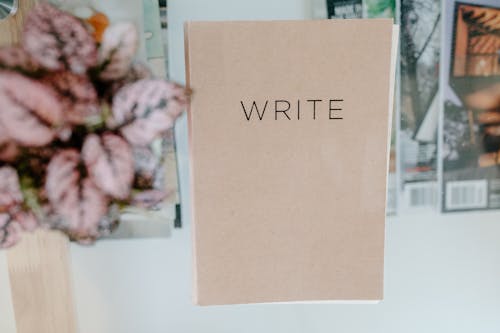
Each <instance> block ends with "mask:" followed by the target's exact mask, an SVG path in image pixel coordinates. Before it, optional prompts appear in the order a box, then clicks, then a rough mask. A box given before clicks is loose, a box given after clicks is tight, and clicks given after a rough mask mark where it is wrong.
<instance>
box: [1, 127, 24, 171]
mask: <svg viewBox="0 0 500 333" xmlns="http://www.w3.org/2000/svg"><path fill="white" fill-rule="evenodd" d="M18 155H19V148H18V147H17V145H16V144H15V143H14V142H12V141H11V140H10V138H9V137H8V135H7V131H6V130H5V129H4V128H3V127H2V123H1V122H0V161H3V162H13V161H14V160H15V159H16V157H17V156H18Z"/></svg>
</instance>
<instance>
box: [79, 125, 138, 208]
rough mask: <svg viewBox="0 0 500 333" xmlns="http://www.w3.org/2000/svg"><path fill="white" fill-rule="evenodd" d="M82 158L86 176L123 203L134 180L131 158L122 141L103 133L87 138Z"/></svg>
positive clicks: (127, 145) (132, 159) (129, 150)
mask: <svg viewBox="0 0 500 333" xmlns="http://www.w3.org/2000/svg"><path fill="white" fill-rule="evenodd" d="M82 156H83V160H84V162H85V165H86V166H87V170H88V173H89V175H90V177H91V178H92V180H93V181H94V182H95V184H96V185H97V186H98V187H99V188H100V189H101V190H102V191H104V192H105V193H107V194H108V195H110V196H112V197H113V198H117V199H126V198H127V197H128V195H129V193H130V187H131V185H132V181H133V178H134V158H133V154H132V150H131V148H130V146H129V144H128V143H127V142H126V141H125V140H123V139H122V138H121V137H119V136H118V135H115V134H111V133H105V134H103V135H102V136H101V137H99V136H98V135H96V134H91V135H89V136H88V137H87V138H86V139H85V142H84V144H83V149H82Z"/></svg>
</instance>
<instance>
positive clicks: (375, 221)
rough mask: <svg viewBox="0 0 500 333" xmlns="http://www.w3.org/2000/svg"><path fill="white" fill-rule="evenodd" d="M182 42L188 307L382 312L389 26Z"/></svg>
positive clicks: (335, 26) (299, 29)
mask: <svg viewBox="0 0 500 333" xmlns="http://www.w3.org/2000/svg"><path fill="white" fill-rule="evenodd" d="M185 33H186V68H187V81H188V85H189V87H190V88H191V89H192V90H193V98H192V103H191V107H190V110H189V143H190V150H191V173H192V175H191V186H192V213H193V215H192V216H193V222H194V259H195V267H194V282H195V292H194V294H195V301H196V303H197V304H201V305H210V304H233V303H255V302H290V301H377V300H381V299H382V296H383V271H384V221H385V199H386V198H385V196H386V176H387V167H388V159H387V156H388V138H389V131H390V124H389V123H390V119H391V117H390V112H391V110H390V108H391V105H392V98H391V96H392V85H393V77H394V57H393V56H392V53H395V52H393V51H394V49H395V48H394V46H395V45H396V42H393V40H397V38H395V37H396V33H393V24H392V21H391V20H339V21H336V20H325V21H260V22H189V23H187V24H186V26H185ZM254 102H255V105H254V108H253V109H252V105H253V103H254ZM257 108H258V111H257Z"/></svg>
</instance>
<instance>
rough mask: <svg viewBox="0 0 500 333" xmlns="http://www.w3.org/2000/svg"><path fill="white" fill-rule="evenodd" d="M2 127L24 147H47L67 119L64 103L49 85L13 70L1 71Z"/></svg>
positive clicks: (0, 101)
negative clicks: (57, 128)
mask: <svg viewBox="0 0 500 333" xmlns="http://www.w3.org/2000/svg"><path fill="white" fill-rule="evenodd" d="M0 105H1V106H2V112H0V128H2V129H3V130H5V131H4V136H5V137H7V138H9V139H10V140H12V141H15V142H17V143H19V144H20V145H24V146H44V145H46V144H48V143H49V142H50V141H52V140H53V139H54V137H55V136H56V131H55V129H56V127H58V126H59V125H60V124H61V123H62V120H63V112H62V108H61V104H60V103H59V102H58V101H57V99H56V97H55V93H54V91H53V90H52V89H50V88H49V87H46V86H44V85H42V84H41V83H39V82H36V81H33V80H31V79H28V78H26V77H23V76H21V75H19V74H16V73H12V72H0Z"/></svg>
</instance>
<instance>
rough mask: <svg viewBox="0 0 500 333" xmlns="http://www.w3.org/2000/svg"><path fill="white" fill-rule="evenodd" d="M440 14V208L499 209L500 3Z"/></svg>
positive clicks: (450, 7)
mask: <svg viewBox="0 0 500 333" xmlns="http://www.w3.org/2000/svg"><path fill="white" fill-rule="evenodd" d="M443 13H444V20H445V21H444V22H445V25H444V29H445V31H444V45H443V55H442V63H443V69H442V75H443V79H442V87H443V89H442V91H443V104H444V105H443V115H442V122H441V123H442V125H441V126H442V129H441V132H442V151H443V156H442V195H443V196H442V202H441V204H442V209H443V211H444V212H453V211H467V210H485V209H495V208H500V3H499V2H498V0H489V1H467V2H456V1H452V0H449V1H446V3H445V4H444V8H443Z"/></svg>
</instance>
